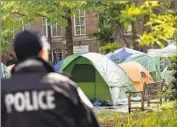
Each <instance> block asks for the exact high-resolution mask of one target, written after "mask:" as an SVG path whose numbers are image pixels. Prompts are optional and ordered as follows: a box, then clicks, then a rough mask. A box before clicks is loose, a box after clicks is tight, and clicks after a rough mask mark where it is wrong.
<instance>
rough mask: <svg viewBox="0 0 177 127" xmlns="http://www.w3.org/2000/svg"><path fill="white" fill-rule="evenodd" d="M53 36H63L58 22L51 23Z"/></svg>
mask: <svg viewBox="0 0 177 127" xmlns="http://www.w3.org/2000/svg"><path fill="white" fill-rule="evenodd" d="M51 35H52V36H53V37H59V36H61V29H60V26H59V24H58V23H57V22H52V23H51Z"/></svg>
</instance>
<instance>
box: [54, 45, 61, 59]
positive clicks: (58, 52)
mask: <svg viewBox="0 0 177 127" xmlns="http://www.w3.org/2000/svg"><path fill="white" fill-rule="evenodd" d="M59 60H62V50H61V49H60V48H55V49H53V61H54V62H57V61H59Z"/></svg>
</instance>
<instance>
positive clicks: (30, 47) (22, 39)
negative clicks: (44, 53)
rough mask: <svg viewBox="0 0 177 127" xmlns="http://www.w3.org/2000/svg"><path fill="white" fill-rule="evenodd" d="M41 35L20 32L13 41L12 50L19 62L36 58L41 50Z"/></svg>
mask: <svg viewBox="0 0 177 127" xmlns="http://www.w3.org/2000/svg"><path fill="white" fill-rule="evenodd" d="M40 38H41V35H40V33H38V32H34V31H26V30H25V31H22V32H20V33H19V34H17V36H16V38H15V41H14V50H15V53H16V56H17V59H18V60H19V61H22V60H24V59H26V58H28V57H33V56H37V55H38V54H39V52H40V50H41V49H42V45H41V42H40Z"/></svg>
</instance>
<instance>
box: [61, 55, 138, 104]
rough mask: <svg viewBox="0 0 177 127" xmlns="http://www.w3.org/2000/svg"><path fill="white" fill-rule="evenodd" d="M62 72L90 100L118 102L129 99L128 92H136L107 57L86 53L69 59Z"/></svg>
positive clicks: (129, 81)
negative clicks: (69, 77) (68, 76)
mask: <svg viewBox="0 0 177 127" xmlns="http://www.w3.org/2000/svg"><path fill="white" fill-rule="evenodd" d="M60 72H61V73H64V74H68V75H70V76H71V78H72V80H73V81H75V82H76V83H77V84H78V85H79V86H80V87H81V89H82V90H83V91H84V93H85V94H86V95H87V97H88V98H89V99H93V98H97V99H101V100H110V101H112V102H113V105H114V104H115V102H116V100H118V99H122V98H125V97H127V95H126V93H125V92H126V91H129V90H131V91H135V88H134V86H133V82H132V81H131V79H130V78H129V77H128V76H127V75H126V73H125V72H124V71H123V70H122V69H121V68H120V67H119V66H118V65H116V64H115V63H114V62H112V61H111V60H109V59H108V58H107V57H106V56H103V55H101V54H98V53H85V54H82V55H80V56H78V55H71V56H69V57H67V58H66V59H65V60H64V62H63V64H62V65H61V67H60Z"/></svg>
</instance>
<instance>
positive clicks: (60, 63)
mask: <svg viewBox="0 0 177 127" xmlns="http://www.w3.org/2000/svg"><path fill="white" fill-rule="evenodd" d="M63 62H64V59H63V60H60V61H58V62H57V64H55V65H54V67H53V68H54V70H55V72H58V71H59V70H60V67H61V66H62V64H63Z"/></svg>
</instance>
